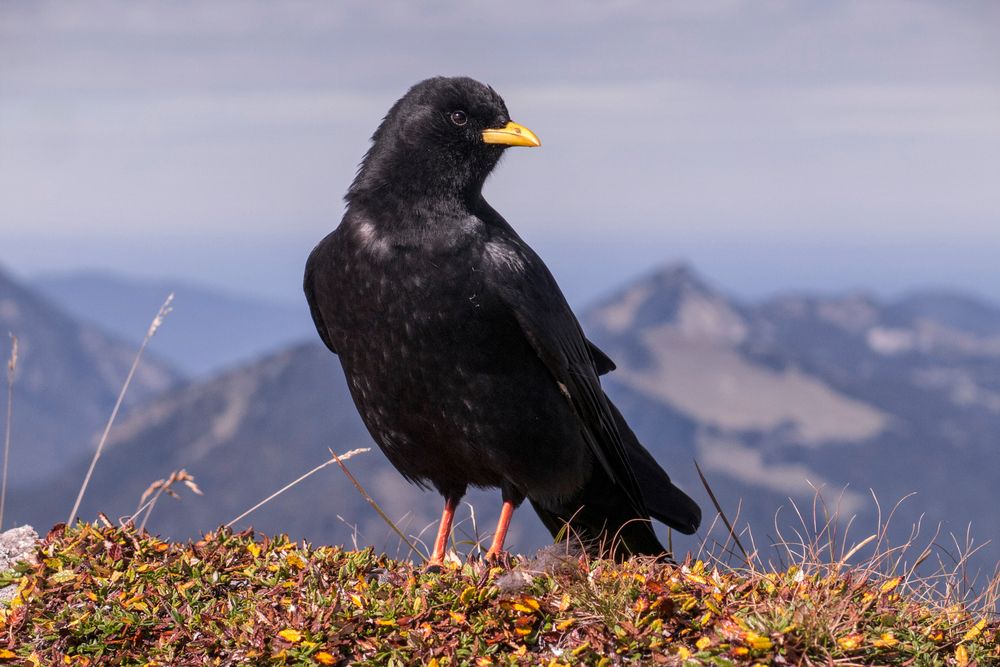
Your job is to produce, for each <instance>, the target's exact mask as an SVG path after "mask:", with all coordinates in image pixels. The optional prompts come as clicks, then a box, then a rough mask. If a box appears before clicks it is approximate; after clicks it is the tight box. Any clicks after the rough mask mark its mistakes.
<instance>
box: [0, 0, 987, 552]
mask: <svg viewBox="0 0 1000 667" xmlns="http://www.w3.org/2000/svg"><path fill="white" fill-rule="evenodd" d="M997 25H1000V5H997V4H996V3H993V2H986V1H983V2H975V1H973V2H964V3H935V2H920V1H914V2H892V1H887V2H879V3H871V2H862V1H858V2H843V3H825V2H781V1H774V2H749V1H742V0H711V1H704V0H702V1H692V2H611V3H606V2H601V3H598V2H568V1H567V2H562V1H559V2H551V3H545V4H544V5H538V4H537V3H518V2H513V1H511V2H507V3H502V4H500V5H497V4H496V3H492V4H490V3H469V2H429V3H421V4H420V5H416V4H414V3H407V2H387V3H379V4H377V5H375V4H372V3H362V2H340V3H325V2H287V3H271V2H263V1H260V2H254V1H250V2H242V1H241V2H236V1H231V2H230V1H226V0H222V1H213V2H145V3H129V2H107V1H95V2H89V3H86V4H81V3H57V2H32V3H17V2H2V3H0V331H2V332H6V331H11V332H12V333H14V334H16V335H17V336H18V337H19V339H20V342H21V352H22V354H21V358H20V359H19V363H18V370H17V378H16V382H15V386H14V418H13V422H12V423H13V444H12V455H11V456H12V459H11V469H10V475H11V484H12V486H13V491H12V494H13V495H12V496H11V497H10V498H9V499H8V503H7V516H6V517H5V525H11V524H12V523H21V522H25V521H29V522H32V523H34V525H35V526H36V527H37V528H39V530H40V531H44V530H45V529H47V528H48V527H49V526H50V525H51V524H52V523H54V522H56V521H61V520H65V515H66V514H67V513H68V511H69V508H70V506H71V505H72V499H73V497H74V496H75V493H76V490H77V488H78V487H79V481H80V480H81V479H82V474H83V471H84V470H85V469H86V465H87V461H88V460H89V456H90V454H91V453H92V451H93V448H94V446H95V444H96V434H97V433H98V432H99V431H100V430H101V428H102V426H103V423H104V421H105V420H106V418H107V415H108V413H109V412H110V409H111V406H112V405H113V403H114V398H115V395H116V394H117V391H118V388H119V387H120V386H121V382H122V380H123V378H124V375H125V373H126V371H127V369H128V365H129V364H130V363H131V360H132V356H133V354H134V351H135V348H136V345H137V343H138V342H139V341H140V340H141V338H142V336H143V334H144V333H145V331H146V327H147V326H148V323H149V320H150V319H151V317H152V316H153V314H154V313H155V312H156V309H157V308H158V307H159V305H160V303H161V302H162V301H163V299H164V297H165V296H166V294H167V293H168V292H170V291H174V292H176V294H177V298H176V302H175V311H174V312H173V313H171V314H170V315H169V316H168V318H167V320H166V322H165V323H164V325H163V327H162V329H161V330H160V332H159V333H158V334H157V336H156V338H155V339H154V341H153V343H152V345H151V347H150V354H149V356H148V357H147V358H146V359H145V361H144V362H143V365H142V366H141V368H140V373H139V375H138V377H137V380H136V382H135V384H134V385H133V386H132V388H131V389H130V393H129V395H128V400H127V405H126V408H127V409H126V413H125V414H124V415H123V418H122V419H121V420H120V421H119V423H118V424H117V425H116V427H115V429H114V430H113V431H112V434H111V441H110V445H109V449H108V451H107V452H106V454H105V456H104V458H102V460H101V462H100V463H99V465H98V468H97V476H96V477H95V482H94V484H93V485H92V487H91V489H90V490H89V491H88V496H87V499H86V502H85V504H84V512H83V515H84V516H85V517H93V516H94V515H95V514H96V512H98V511H104V512H106V513H107V514H108V515H109V516H112V517H118V516H124V515H128V514H131V513H132V512H133V511H134V509H135V506H136V504H137V502H138V499H139V496H140V494H141V493H142V491H143V490H144V489H145V488H146V487H147V486H148V485H149V484H150V483H151V482H152V481H154V480H156V479H158V478H163V477H165V476H166V475H168V474H169V473H170V472H171V471H173V470H176V469H179V468H186V469H187V470H188V471H189V472H191V473H192V474H193V475H194V476H195V478H196V479H197V480H198V482H199V483H200V485H201V486H202V488H203V490H204V491H205V495H204V497H193V496H190V495H188V496H186V497H185V498H183V499H182V500H181V501H180V502H174V501H172V500H170V501H169V502H168V500H167V499H165V500H164V501H163V502H162V503H161V504H160V505H159V506H158V507H157V509H156V511H155V514H154V515H153V517H152V519H151V522H150V526H151V528H152V529H153V530H155V531H159V532H162V533H164V534H166V535H170V536H173V537H187V536H189V535H193V534H196V533H198V532H199V531H204V530H209V529H211V528H213V527H215V526H217V525H218V524H220V523H223V522H225V521H228V520H229V519H231V518H233V517H234V516H236V515H237V514H239V513H240V512H241V511H242V510H244V509H246V508H247V507H249V506H250V505H252V504H253V503H254V502H256V501H257V500H259V499H260V498H262V497H263V496H265V495H267V494H268V493H270V492H271V491H274V490H276V489H277V488H279V487H280V486H281V485H283V484H285V483H286V482H288V481H291V480H292V479H294V478H295V477H297V476H298V475H299V474H301V473H303V472H305V471H306V470H308V469H309V468H311V467H313V466H314V465H317V464H319V463H322V462H323V461H324V460H325V458H326V457H327V456H328V454H327V451H326V448H327V447H328V446H329V447H334V448H335V449H337V450H338V451H345V450H347V449H351V448H353V447H359V446H371V441H370V439H369V437H368V435H367V433H366V432H365V431H364V428H363V426H362V425H361V424H360V421H359V419H358V418H357V416H356V414H355V412H354V408H353V405H352V404H351V403H350V399H349V397H348V396H347V394H346V390H345V388H344V386H343V380H342V376H341V373H340V370H339V367H338V364H337V361H336V359H335V358H334V357H333V356H332V355H329V354H328V353H327V352H325V350H323V349H321V348H320V347H319V345H318V343H317V339H316V336H315V333H314V332H313V331H312V327H311V323H310V322H309V318H308V312H307V309H306V307H305V303H304V300H303V298H302V297H301V293H300V283H301V272H302V266H303V264H304V261H305V258H306V256H307V255H308V252H309V250H310V249H311V248H312V246H313V245H314V244H315V243H316V242H317V241H318V240H319V239H320V238H322V237H323V236H324V235H325V234H326V233H328V232H329V231H330V230H332V229H333V228H334V227H335V226H336V225H337V223H338V222H339V219H340V216H341V214H342V211H343V204H342V200H341V197H342V194H343V192H344V191H345V190H346V187H347V185H348V184H349V182H350V180H351V179H352V177H353V174H354V171H355V169H356V167H357V164H358V162H359V161H360V159H361V156H362V155H363V153H364V151H365V150H366V148H367V145H368V137H369V136H370V135H371V132H372V131H373V130H374V128H375V127H376V125H377V124H378V122H379V120H380V119H381V118H382V116H383V114H384V113H385V112H386V110H387V109H388V108H389V106H390V105H391V104H392V103H393V102H394V101H395V100H396V99H397V98H398V97H399V96H400V95H402V94H403V92H405V90H406V89H407V88H408V87H409V86H410V85H412V84H413V83H415V82H417V81H419V80H421V79H423V78H426V77H428V76H433V75H439V74H445V75H455V74H464V75H468V76H472V77H475V78H477V79H480V80H482V81H484V82H487V83H489V84H491V85H492V86H494V87H495V88H496V89H497V90H498V91H499V92H500V93H501V95H503V96H504V98H505V100H506V102H507V106H508V108H509V109H510V111H511V114H512V116H513V117H514V118H515V119H516V120H517V121H518V122H521V123H523V124H525V125H527V126H528V127H530V128H531V129H532V130H534V131H535V132H536V133H537V134H538V135H539V136H540V137H541V138H542V141H543V144H544V145H543V148H541V149H540V150H534V151H510V152H509V153H508V155H507V156H506V158H505V159H504V161H503V163H502V165H501V167H500V168H499V169H498V171H497V172H496V174H495V175H494V176H493V177H492V179H491V180H490V181H489V183H488V184H487V187H486V191H485V193H486V196H487V198H488V199H489V200H490V202H491V203H492V204H493V205H494V207H496V208H497V209H498V210H499V211H501V212H502V213H503V214H504V216H505V217H506V218H507V219H508V220H509V221H510V222H511V224H513V225H514V226H515V228H517V229H518V231H519V232H520V233H521V234H522V236H524V237H525V239H526V240H527V241H528V242H529V243H531V244H532V245H533V246H534V247H535V248H536V250H538V252H539V253H540V254H541V255H542V257H543V258H544V259H545V260H546V261H547V262H548V263H549V265H550V267H551V268H552V270H553V272H554V273H555V275H556V277H557V279H558V280H559V281H560V284H561V285H562V287H563V289H564V291H565V292H566V294H567V296H568V298H569V299H570V301H571V303H572V304H573V305H574V307H575V308H576V309H577V311H578V313H580V314H581V319H582V320H583V322H584V324H585V328H586V329H587V331H588V335H590V336H591V338H593V339H594V340H595V342H597V343H598V344H599V345H600V346H602V347H603V348H604V349H605V350H606V351H607V352H608V353H609V354H610V355H611V356H612V357H613V358H614V359H615V360H616V361H617V362H618V366H619V370H618V371H617V372H616V373H614V374H612V375H611V376H609V377H608V378H607V379H606V380H607V381H606V386H607V389H608V391H609V393H611V394H612V396H613V397H614V398H615V400H616V401H617V402H619V403H620V404H621V406H622V409H623V411H624V412H625V413H626V416H627V417H628V418H629V420H630V422H632V423H633V424H634V426H635V427H636V430H637V432H638V433H639V435H640V437H641V438H642V439H643V440H644V441H645V442H646V443H647V445H648V446H649V447H650V449H651V450H653V451H654V453H655V454H656V456H657V458H658V459H659V460H660V461H661V462H662V463H663V464H664V465H665V467H667V468H668V470H670V472H671V474H672V475H673V476H674V477H675V478H676V479H677V481H679V482H680V483H681V485H682V486H684V487H685V488H686V489H688V490H689V491H691V492H692V493H693V494H694V495H696V496H697V497H698V499H699V501H700V502H701V503H702V506H703V508H704V509H705V510H706V515H707V517H708V520H707V521H706V528H707V527H708V524H710V523H711V516H712V514H713V512H712V511H711V506H710V502H709V500H708V499H707V496H706V495H705V493H704V491H703V490H702V489H701V484H700V482H699V481H698V478H697V475H696V473H695V471H694V464H693V459H695V458H697V459H698V461H699V462H700V463H701V465H702V467H703V469H704V470H705V473H706V475H707V476H708V478H709V480H710V482H711V483H712V486H713V488H714V489H715V491H716V493H717V494H718V495H719V496H720V499H721V501H722V502H723V505H724V506H725V508H726V510H727V512H729V513H730V516H731V517H732V516H733V515H735V514H736V513H737V509H738V511H739V514H740V523H743V522H747V521H749V522H750V525H751V526H752V527H753V529H754V536H755V538H757V540H758V542H759V543H760V546H765V545H766V544H767V543H768V542H769V541H770V540H772V539H775V538H777V536H778V534H779V532H781V534H785V533H784V532H782V531H785V530H786V529H785V528H782V526H783V525H785V524H784V522H785V520H786V519H788V518H794V521H793V523H794V522H797V521H798V518H797V517H794V509H793V508H792V506H791V502H792V501H794V502H795V503H798V504H799V506H800V507H802V508H804V513H805V514H810V513H811V511H812V503H813V499H814V493H815V489H822V490H823V496H824V498H825V500H826V501H827V502H828V504H829V505H830V506H831V509H832V508H833V507H834V506H838V505H839V507H840V509H841V511H842V512H843V514H844V516H845V517H849V516H852V515H857V516H858V519H857V520H856V521H855V527H854V528H853V530H855V531H857V533H856V536H857V537H858V539H861V538H863V537H865V536H867V535H868V534H869V533H871V532H872V531H873V530H874V529H875V518H876V509H877V506H876V502H875V500H873V498H872V491H873V492H874V495H875V497H877V498H878V502H880V503H881V504H882V506H883V512H884V513H886V512H887V510H888V508H889V507H891V506H892V505H893V504H894V503H896V501H898V500H899V499H900V498H902V497H903V496H905V495H907V494H909V493H913V492H915V493H916V495H915V496H913V497H911V498H909V499H908V500H906V502H905V503H904V504H903V506H902V508H901V510H900V511H899V513H898V516H897V518H895V519H894V521H895V525H896V526H897V527H898V532H897V533H894V536H896V535H898V538H899V539H903V538H905V536H906V535H908V534H909V529H910V525H911V524H912V523H913V522H915V521H918V520H922V521H923V525H924V534H925V536H926V539H927V540H929V539H930V538H931V537H932V535H933V534H934V530H935V529H936V527H937V526H938V525H939V524H940V525H942V537H941V538H940V542H941V543H942V544H943V545H944V546H945V547H947V548H948V549H949V550H950V551H951V552H952V553H953V554H954V553H956V552H958V551H960V550H961V549H960V548H959V547H957V546H956V545H955V544H953V543H952V541H951V539H950V538H948V537H947V535H948V533H949V532H951V533H955V534H956V535H958V536H959V540H958V541H959V542H960V543H961V544H962V545H964V544H966V539H967V538H966V535H971V536H972V538H974V540H975V544H980V543H983V542H988V541H990V540H996V539H997V538H998V537H1000V517H998V515H997V514H996V512H995V510H994V506H995V502H996V500H997V493H996V490H995V486H996V480H997V478H998V476H1000V445H998V441H997V440H998V434H1000V263H998V262H997V259H996V258H997V251H998V249H1000V224H998V223H1000V187H997V180H998V176H1000V42H998V40H997V39H996V26H997ZM7 349H8V348H7V344H6V342H4V344H3V350H4V354H5V355H6V350H7ZM352 466H353V467H354V468H355V469H356V470H357V471H358V474H359V477H360V478H361V479H362V481H363V483H365V484H366V485H367V486H368V488H369V490H370V491H371V492H372V493H373V495H375V496H376V498H378V499H379V501H380V502H382V503H383V504H384V506H385V508H386V510H387V511H388V512H389V513H390V515H392V516H394V517H398V518H399V519H400V522H401V524H403V525H404V526H406V529H407V530H408V531H409V532H411V533H414V534H415V533H419V532H420V531H421V529H423V528H424V527H425V526H426V525H428V524H430V523H431V522H432V521H433V520H434V519H435V518H436V515H437V512H438V503H439V500H438V498H437V497H436V496H435V495H434V494H430V493H422V492H420V491H418V490H416V489H413V488H412V487H409V486H407V485H406V484H405V483H404V482H403V481H402V480H401V478H399V477H398V475H397V474H396V473H395V472H394V471H393V470H392V469H391V468H390V467H389V466H388V464H387V463H386V462H385V460H384V459H383V457H382V455H381V454H380V453H379V452H378V451H377V449H376V450H374V451H372V452H371V453H369V454H366V455H363V456H361V457H358V458H356V459H354V460H353V461H352ZM870 490H871V491H870ZM473 500H474V502H475V504H476V510H477V514H476V517H477V519H478V523H479V525H480V527H479V531H480V532H481V533H486V532H488V529H489V527H491V526H492V522H493V517H495V515H496V512H495V510H496V505H498V504H499V499H498V497H497V494H496V493H486V494H479V495H476V496H473ZM782 508H783V509H782ZM806 510H808V511H806ZM529 514H530V511H524V512H521V513H520V515H519V516H520V518H519V520H518V521H517V522H516V526H515V530H516V531H517V532H516V533H514V534H513V535H512V537H513V546H514V548H515V549H530V548H533V547H536V546H538V545H540V544H542V543H544V541H545V533H544V531H543V530H542V529H541V527H540V525H539V524H538V523H537V522H536V521H535V520H534V519H533V518H529V517H528V515H529ZM776 514H777V519H776V518H775V517H776ZM251 523H252V524H253V525H254V526H256V527H259V528H262V529H265V530H267V531H269V532H276V531H285V532H289V533H291V534H292V535H293V536H295V537H307V538H309V539H312V540H316V541H326V540H332V541H336V542H344V541H348V542H349V541H351V540H352V539H356V540H357V541H358V542H359V543H361V544H375V545H376V546H379V547H385V548H388V549H390V550H393V549H395V548H396V543H397V540H395V539H394V538H391V537H389V535H390V533H389V532H388V529H387V528H386V527H385V526H384V525H382V524H381V523H380V521H379V519H378V518H377V517H376V516H375V515H374V513H373V512H372V511H371V509H370V508H368V506H367V505H365V504H364V502H363V501H362V500H361V499H360V498H359V497H358V495H357V494H356V492H355V491H354V490H353V488H352V487H350V486H349V484H347V483H346V480H344V479H343V478H342V476H341V474H340V473H339V472H338V471H336V469H335V468H329V469H327V470H324V471H322V472H321V473H320V474H318V475H316V476H314V477H313V478H311V479H310V480H308V481H307V482H305V483H303V484H301V485H299V486H298V487H296V488H295V489H293V490H292V491H290V492H289V493H288V494H286V495H285V496H283V497H282V498H281V499H279V500H278V501H275V502H273V503H271V504H269V505H268V506H266V507H265V508H264V509H262V510H260V511H259V512H258V513H256V514H254V515H251V517H249V518H248V519H247V520H246V521H244V522H241V524H240V525H241V526H242V525H248V524H251ZM970 525H971V528H969V526H970ZM484 527H486V529H485V530H484ZM463 530H466V531H467V532H469V533H474V532H475V530H474V529H473V528H472V521H471V520H467V521H466V522H465V524H463ZM705 532H706V531H704V530H703V531H702V534H701V535H700V536H696V537H695V538H693V539H686V538H685V539H675V545H676V546H677V547H678V548H679V549H681V550H686V549H688V548H697V545H698V540H699V539H702V538H704V537H705ZM998 555H1000V549H998V548H997V546H996V545H988V546H986V547H985V549H984V550H983V551H981V552H980V553H979V554H978V558H979V560H978V562H979V563H980V564H982V565H983V566H985V567H990V568H991V567H992V566H993V565H995V563H996V562H997V560H998Z"/></svg>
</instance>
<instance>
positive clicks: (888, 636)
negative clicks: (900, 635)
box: [872, 632, 899, 647]
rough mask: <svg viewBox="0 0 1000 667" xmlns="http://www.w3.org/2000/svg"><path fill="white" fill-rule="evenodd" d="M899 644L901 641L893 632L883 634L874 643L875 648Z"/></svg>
mask: <svg viewBox="0 0 1000 667" xmlns="http://www.w3.org/2000/svg"><path fill="white" fill-rule="evenodd" d="M898 643H899V640H898V639H896V637H895V636H894V635H893V634H892V633H891V632H883V633H882V636H881V637H879V638H878V639H876V640H875V641H873V642H872V644H874V645H875V646H884V647H891V646H895V645H896V644H898Z"/></svg>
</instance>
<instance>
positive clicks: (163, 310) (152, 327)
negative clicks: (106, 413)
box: [66, 292, 174, 526]
mask: <svg viewBox="0 0 1000 667" xmlns="http://www.w3.org/2000/svg"><path fill="white" fill-rule="evenodd" d="M173 300H174V293H173V292H171V293H170V294H169V295H168V296H167V300H166V301H164V302H163V305H162V306H160V310H159V311H158V312H157V313H156V317H154V318H153V321H152V322H151V323H150V324H149V329H148V330H147V331H146V337H145V338H143V339H142V344H141V345H140V346H139V351H138V352H136V353H135V359H134V360H133V361H132V367H131V368H130V369H129V371H128V375H127V376H126V377H125V383H124V384H123V385H122V388H121V391H119V392H118V400H117V401H115V407H114V409H113V410H112V411H111V416H110V417H109V418H108V423H107V424H106V425H105V426H104V433H102V434H101V439H100V440H99V441H98V443H97V451H95V452H94V457H93V458H92V459H91V460H90V468H88V469H87V475H86V477H84V478H83V484H82V485H81V486H80V493H78V494H77V496H76V502H75V503H73V509H72V510H71V511H70V513H69V519H67V520H66V525H67V526H69V525H71V524H72V523H73V519H75V518H76V513H77V511H78V510H79V509H80V503H81V502H83V494H85V493H86V492H87V485H88V484H90V478H91V476H92V475H93V474H94V468H95V467H96V466H97V459H99V458H101V451H102V450H103V449H104V443H105V442H107V440H108V434H109V433H110V432H111V426H112V425H113V424H114V423H115V418H116V417H117V416H118V411H119V410H120V409H121V406H122V401H123V400H125V392H126V391H128V386H129V384H131V383H132V376H134V375H135V370H136V369H137V368H138V367H139V361H140V360H141V359H142V353H143V352H144V351H145V350H146V346H147V345H148V344H149V341H150V339H152V338H153V334H155V333H156V330H157V329H159V328H160V325H161V324H163V318H164V317H166V316H167V314H168V313H169V312H170V310H171V308H170V304H171V302H173Z"/></svg>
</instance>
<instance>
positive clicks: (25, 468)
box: [0, 270, 181, 511]
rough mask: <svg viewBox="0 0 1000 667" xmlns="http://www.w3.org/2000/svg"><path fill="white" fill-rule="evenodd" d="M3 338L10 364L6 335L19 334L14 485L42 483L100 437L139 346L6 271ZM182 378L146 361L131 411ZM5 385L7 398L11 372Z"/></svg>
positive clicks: (2, 277) (0, 318)
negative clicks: (77, 314)
mask: <svg viewBox="0 0 1000 667" xmlns="http://www.w3.org/2000/svg"><path fill="white" fill-rule="evenodd" d="M158 305H159V304H156V305H154V306H153V307H152V309H151V310H150V312H149V316H148V317H147V319H146V321H145V323H143V324H139V325H138V326H137V331H136V333H137V334H138V336H139V337H140V339H141V337H142V336H143V335H144V334H145V333H146V330H147V328H148V327H149V322H150V320H152V318H153V315H155V314H156V308H157V307H158ZM0 332H2V334H3V337H2V339H0V341H2V342H0V349H2V350H3V353H2V357H3V360H4V362H6V360H7V358H8V357H9V354H10V343H9V339H8V338H7V336H6V334H7V333H8V332H10V333H13V334H14V335H16V336H17V338H18V342H19V345H20V354H19V357H20V358H19V359H18V363H17V374H16V376H15V385H14V414H13V419H12V443H13V444H12V447H11V460H10V475H11V481H12V483H13V484H18V483H29V482H36V481H38V480H40V479H42V478H44V477H46V476H48V475H51V474H52V473H53V472H55V471H56V470H59V469H62V467H63V466H65V465H66V464H68V463H69V462H71V461H73V460H74V459H75V458H77V457H78V456H81V455H83V454H84V453H85V452H88V451H90V450H91V449H92V447H93V446H94V444H95V439H94V436H95V435H96V432H97V431H98V430H99V429H100V428H101V427H102V426H103V425H104V422H105V421H106V420H107V418H108V415H109V414H110V412H111V408H112V406H113V405H114V402H115V399H116V398H117V395H118V391H119V390H120V389H121V386H122V383H123V382H124V380H125V376H126V375H127V373H128V369H129V366H131V364H132V359H133V358H134V357H135V353H136V350H137V347H138V346H137V345H134V344H131V343H125V342H122V341H121V340H118V339H116V338H114V337H112V336H110V335H108V334H106V333H105V332H103V331H102V330H100V329H99V328H97V327H95V326H91V325H88V324H83V323H80V322H78V321H77V320H76V319H74V318H73V317H72V316H70V315H69V314H67V313H66V312H64V311H62V310H61V309H60V308H58V307H57V306H56V305H54V304H53V303H51V302H50V301H49V300H47V299H45V298H44V297H42V296H41V295H39V294H38V293H36V292H34V291H33V290H31V289H30V288H28V287H27V286H25V285H23V284H21V283H20V282H18V281H17V280H15V279H14V278H12V277H11V276H10V275H8V274H6V273H4V272H3V271H2V270H0ZM3 370H4V371H6V363H4V364H3ZM180 379H181V376H180V374H179V373H178V372H177V371H176V370H174V369H173V368H172V367H171V366H169V365H168V364H166V363H164V362H162V361H160V360H158V359H157V358H156V355H155V354H148V355H146V357H145V359H144V362H143V364H142V365H141V366H140V368H139V369H138V372H137V373H136V375H135V378H134V379H133V380H132V385H131V389H130V390H129V393H128V395H127V396H126V402H125V406H126V408H129V407H133V406H135V405H138V404H139V403H141V402H142V401H143V400H145V399H147V398H150V397H151V396H153V395H154V394H158V393H160V392H162V391H164V390H166V389H169V388H170V387H172V386H175V385H176V384H177V383H178V382H179V381H180ZM3 384H4V389H3V390H2V392H0V395H3V396H4V399H6V393H7V390H6V372H4V373H3ZM4 405H6V400H4ZM69 507H70V506H69V505H67V506H66V509H67V511H68V509H69Z"/></svg>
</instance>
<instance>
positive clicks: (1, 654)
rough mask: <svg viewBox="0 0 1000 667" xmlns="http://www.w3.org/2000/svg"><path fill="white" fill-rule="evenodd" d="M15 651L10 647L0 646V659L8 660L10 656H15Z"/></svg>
mask: <svg viewBox="0 0 1000 667" xmlns="http://www.w3.org/2000/svg"><path fill="white" fill-rule="evenodd" d="M16 657H17V653H14V652H13V651H11V650H10V649H6V648H0V660H10V659H11V658H16Z"/></svg>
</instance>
